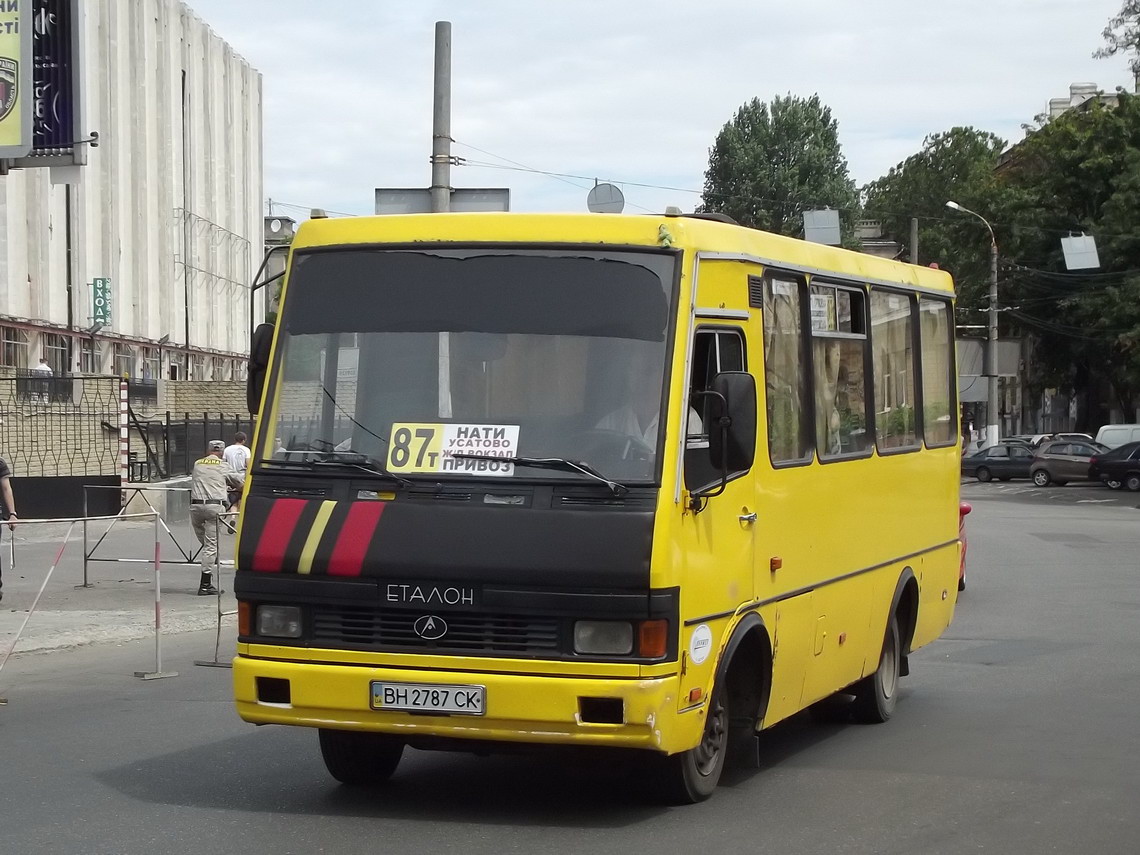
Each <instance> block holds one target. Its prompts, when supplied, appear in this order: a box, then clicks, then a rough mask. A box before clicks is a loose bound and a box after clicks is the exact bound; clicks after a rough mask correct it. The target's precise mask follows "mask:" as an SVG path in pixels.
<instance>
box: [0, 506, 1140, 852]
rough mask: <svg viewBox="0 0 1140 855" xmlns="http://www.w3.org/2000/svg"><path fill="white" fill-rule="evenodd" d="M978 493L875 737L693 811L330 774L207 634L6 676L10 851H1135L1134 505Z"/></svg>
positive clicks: (596, 776)
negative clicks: (149, 673) (961, 564)
mask: <svg viewBox="0 0 1140 855" xmlns="http://www.w3.org/2000/svg"><path fill="white" fill-rule="evenodd" d="M983 486H985V487H987V489H986V490H978V491H974V490H970V491H969V492H970V494H971V495H970V496H969V498H970V500H971V501H973V502H974V506H975V513H974V514H973V515H972V516H971V517H970V518H969V523H970V538H971V543H970V567H969V570H968V583H969V587H968V589H967V591H966V592H965V593H964V594H963V595H962V600H961V602H960V603H959V608H958V615H957V619H956V620H955V623H954V625H953V626H952V627H951V628H950V630H949V631H948V633H947V635H946V637H944V638H943V639H942V640H940V641H938V642H936V643H934V644H932V645H930V646H929V647H927V648H925V649H924V650H922V651H920V652H918V653H917V654H915V655H914V656H913V657H912V676H910V677H909V678H906V679H905V680H904V681H903V695H902V697H901V698H900V701H899V705H898V709H897V712H896V714H895V717H894V718H893V719H892V720H891V721H890V722H889V723H887V724H885V725H877V726H859V725H853V724H817V723H814V722H812V721H811V720H810V719H809V718H808V717H807V716H800V717H797V718H796V719H794V720H792V721H790V722H787V723H785V724H782V725H780V726H778V727H777V728H775V729H773V730H772V731H770V732H768V733H766V734H765V735H764V736H763V738H762V741H761V745H760V756H761V758H762V765H761V767H760V768H759V769H754V770H750V771H743V772H737V773H735V774H734V775H733V776H732V778H731V779H730V780H729V782H728V783H727V784H726V785H724V786H722V787H721V788H720V790H719V791H718V792H717V793H716V795H715V796H714V798H713V799H712V800H710V801H709V802H706V803H704V804H701V805H696V806H691V807H684V808H667V807H661V806H659V805H656V804H654V803H653V802H652V801H650V800H649V799H647V798H646V797H644V796H643V795H641V794H640V789H639V783H640V782H639V780H638V777H637V772H636V769H635V768H633V769H631V768H629V767H625V766H623V765H622V764H615V763H610V762H601V763H599V762H597V761H595V760H586V759H584V758H581V757H579V758H574V759H569V760H567V759H558V760H553V761H552V760H538V759H534V758H523V757H494V758H476V757H469V756H466V755H453V754H430V753H420V752H410V753H409V755H408V756H407V757H406V759H405V761H404V764H403V765H402V766H401V767H400V769H399V770H398V771H397V773H396V776H395V778H394V779H393V781H392V782H391V784H390V785H389V786H388V787H386V788H383V789H380V790H377V791H373V792H354V791H351V790H349V789H346V788H342V787H339V786H338V785H336V784H335V783H334V782H333V781H332V780H331V779H329V778H328V777H327V776H326V774H325V771H324V768H323V766H322V764H321V761H320V759H319V756H318V753H317V746H316V738H315V734H313V733H311V732H308V731H303V730H291V729H280V728H263V729H257V728H253V727H251V726H248V725H245V724H243V723H241V722H240V721H239V720H238V719H237V718H236V716H235V715H234V713H233V711H232V708H231V705H230V701H229V685H228V681H229V672H228V671H224V670H219V669H208V668H197V667H195V666H193V665H192V664H191V663H192V660H193V659H195V658H201V657H203V656H208V655H209V654H210V653H212V645H213V637H212V635H210V634H206V633H200V632H199V633H190V634H185V635H181V636H178V637H177V638H175V639H173V640H171V641H170V642H169V643H168V644H167V648H166V651H165V653H166V663H167V664H168V666H170V667H173V668H176V669H177V670H179V671H180V676H178V677H176V678H173V679H169V680H159V681H153V682H143V681H140V680H137V679H135V678H134V677H133V676H131V674H132V672H133V671H134V670H136V669H138V668H140V667H146V666H147V665H148V664H149V663H150V662H151V661H152V660H151V656H152V650H151V648H150V647H149V646H148V644H147V643H146V642H130V643H127V644H123V645H121V646H115V645H108V644H102V645H93V646H90V647H87V648H83V649H80V650H76V651H71V652H55V653H50V654H40V655H31V656H24V657H18V658H16V659H15V660H13V661H12V662H11V663H10V664H9V666H8V668H6V669H5V670H4V672H3V674H2V675H0V695H6V696H7V697H8V698H9V700H10V703H9V705H8V706H7V707H0V758H2V763H3V770H4V775H3V782H2V784H0V851H3V852H5V853H7V852H11V853H41V852H48V853H147V855H159V853H194V855H206V853H223V852H224V853H233V852H242V851H245V852H257V853H274V855H276V854H277V853H314V852H328V853H357V852H360V853H363V852H384V853H388V852H393V853H396V852H401V853H402V852H409V853H441V852H461V853H484V852H488V853H489V852H496V853H498V852H523V853H531V852H534V853H538V852H543V853H546V852H551V853H553V852H573V853H575V854H576V855H577V853H583V852H590V853H593V852H621V853H625V855H630V853H637V852H654V853H691V852H705V853H709V852H716V853H744V852H749V853H751V852H781V853H817V852H828V853H923V855H927V853H930V855H935V853H965V852H995V853H1044V852H1063V853H1069V854H1070V855H1071V853H1086V852H1087V853H1130V855H1131V853H1136V852H1137V850H1138V845H1140V844H1137V840H1140V811H1138V810H1137V807H1138V806H1140V728H1138V727H1137V723H1138V721H1140V717H1138V710H1140V679H1138V677H1140V655H1138V654H1137V650H1140V619H1138V618H1140V511H1138V510H1136V509H1135V508H1132V507H1120V506H1115V505H1101V504H1075V503H1069V502H1067V501H1066V502H1061V501H1052V500H1044V501H1038V500H1032V502H1030V501H1025V500H1019V499H1018V498H1017V496H1016V494H1014V495H1006V494H1004V493H1002V492H1001V491H1000V490H989V489H988V487H989V485H983Z"/></svg>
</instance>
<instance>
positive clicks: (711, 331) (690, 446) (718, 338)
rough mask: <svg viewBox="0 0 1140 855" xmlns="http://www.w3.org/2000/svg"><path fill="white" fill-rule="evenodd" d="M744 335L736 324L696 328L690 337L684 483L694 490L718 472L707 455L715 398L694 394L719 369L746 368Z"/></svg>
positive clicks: (706, 385)
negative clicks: (690, 355)
mask: <svg viewBox="0 0 1140 855" xmlns="http://www.w3.org/2000/svg"><path fill="white" fill-rule="evenodd" d="M745 370H747V366H746V363H745V359H744V336H743V334H742V333H741V331H740V330H739V329H736V328H719V327H718V328H704V329H698V330H697V332H696V335H695V337H694V339H693V364H692V375H691V377H690V381H689V390H690V397H689V408H688V414H687V417H686V421H687V424H686V429H685V486H686V487H687V488H688V489H690V490H696V489H699V488H701V487H705V486H707V485H709V484H711V483H713V482H714V481H715V480H716V479H718V478H719V477H720V475H721V473H720V471H719V470H718V469H716V468H715V467H714V466H713V465H712V460H711V459H710V458H709V431H710V430H712V429H715V425H714V424H713V417H714V416H715V414H716V413H717V412H718V409H717V406H716V402H715V401H714V400H713V399H712V398H710V397H709V396H707V395H699V394H696V393H698V392H704V391H707V390H708V389H711V388H712V382H713V378H714V377H716V375H717V374H719V373H720V372H722V371H745Z"/></svg>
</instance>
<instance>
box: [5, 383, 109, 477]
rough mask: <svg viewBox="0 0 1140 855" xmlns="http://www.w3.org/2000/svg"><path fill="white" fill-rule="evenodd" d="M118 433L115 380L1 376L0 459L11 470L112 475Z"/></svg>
mask: <svg viewBox="0 0 1140 855" xmlns="http://www.w3.org/2000/svg"><path fill="white" fill-rule="evenodd" d="M118 436H119V380H118V378H115V377H42V376H29V375H26V374H25V375H21V376H16V377H0V457H3V458H4V459H5V460H7V461H8V464H9V466H11V468H12V471H13V473H14V474H16V475H18V476H20V477H53V476H77V475H111V474H114V473H115V472H117V471H118V468H119V445H118Z"/></svg>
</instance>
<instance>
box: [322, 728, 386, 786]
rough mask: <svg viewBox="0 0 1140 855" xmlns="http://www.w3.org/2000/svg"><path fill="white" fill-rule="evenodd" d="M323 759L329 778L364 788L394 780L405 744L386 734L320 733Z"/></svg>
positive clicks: (324, 730) (334, 731)
mask: <svg viewBox="0 0 1140 855" xmlns="http://www.w3.org/2000/svg"><path fill="white" fill-rule="evenodd" d="M320 742H321V757H322V758H323V759H324V761H325V768H326V769H328V770H329V774H330V775H332V776H333V777H334V778H336V779H337V780H338V781H340V782H341V783H342V784H348V785H350V786H357V787H364V786H369V785H375V784H382V783H384V782H385V781H387V780H388V779H389V778H391V777H392V773H393V772H395V771H396V767H397V766H398V765H399V764H400V757H401V756H402V755H403V753H404V743H402V742H400V741H399V740H397V739H393V738H392V737H390V736H387V735H386V734H383V733H360V732H358V731H355V730H328V729H326V728H323V727H322V728H321V729H320Z"/></svg>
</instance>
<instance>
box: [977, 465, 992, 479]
mask: <svg viewBox="0 0 1140 855" xmlns="http://www.w3.org/2000/svg"><path fill="white" fill-rule="evenodd" d="M976 474H977V476H978V480H979V481H983V482H985V481H989V480H990V470H989V469H986V467H984V466H983V467H981V468H980V469H978V471H977V473H976Z"/></svg>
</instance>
